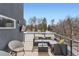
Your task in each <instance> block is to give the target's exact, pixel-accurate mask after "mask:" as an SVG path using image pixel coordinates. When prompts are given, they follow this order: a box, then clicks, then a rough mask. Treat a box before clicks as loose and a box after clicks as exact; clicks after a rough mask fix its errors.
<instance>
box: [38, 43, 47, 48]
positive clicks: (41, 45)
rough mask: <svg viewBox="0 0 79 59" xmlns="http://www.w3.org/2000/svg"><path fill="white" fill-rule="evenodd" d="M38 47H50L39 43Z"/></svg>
mask: <svg viewBox="0 0 79 59" xmlns="http://www.w3.org/2000/svg"><path fill="white" fill-rule="evenodd" d="M38 47H48V44H47V43H38Z"/></svg>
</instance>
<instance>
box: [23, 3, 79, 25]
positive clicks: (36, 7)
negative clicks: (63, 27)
mask: <svg viewBox="0 0 79 59" xmlns="http://www.w3.org/2000/svg"><path fill="white" fill-rule="evenodd" d="M33 16H36V17H37V18H41V17H45V18H46V19H47V22H48V24H50V23H51V20H52V19H55V23H57V22H58V21H59V19H61V20H63V19H64V18H65V17H66V16H72V17H79V3H25V4H24V19H25V20H26V21H27V22H28V20H29V19H30V18H31V17H33Z"/></svg>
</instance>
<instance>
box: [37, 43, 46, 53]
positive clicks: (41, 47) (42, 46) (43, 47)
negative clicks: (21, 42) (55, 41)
mask: <svg viewBox="0 0 79 59" xmlns="http://www.w3.org/2000/svg"><path fill="white" fill-rule="evenodd" d="M38 52H48V44H47V43H38Z"/></svg>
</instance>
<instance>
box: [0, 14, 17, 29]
mask: <svg viewBox="0 0 79 59" xmlns="http://www.w3.org/2000/svg"><path fill="white" fill-rule="evenodd" d="M1 17H2V18H5V19H9V20H12V21H13V22H14V26H13V27H0V29H16V20H15V19H13V18H10V17H7V16H4V15H0V18H1Z"/></svg>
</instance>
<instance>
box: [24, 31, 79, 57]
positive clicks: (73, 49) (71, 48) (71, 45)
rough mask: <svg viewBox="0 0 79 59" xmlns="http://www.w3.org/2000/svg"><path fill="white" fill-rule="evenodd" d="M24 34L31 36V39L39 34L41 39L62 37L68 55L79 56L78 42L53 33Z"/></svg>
mask: <svg viewBox="0 0 79 59" xmlns="http://www.w3.org/2000/svg"><path fill="white" fill-rule="evenodd" d="M24 33H25V34H32V35H33V38H35V36H36V35H38V34H40V35H41V36H43V37H46V35H49V34H50V35H55V37H56V38H58V40H59V37H63V38H64V39H65V44H67V46H68V55H70V56H72V55H76V56H77V55H79V41H78V40H73V39H70V38H69V37H66V36H64V35H60V34H57V33H55V32H24Z"/></svg>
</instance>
